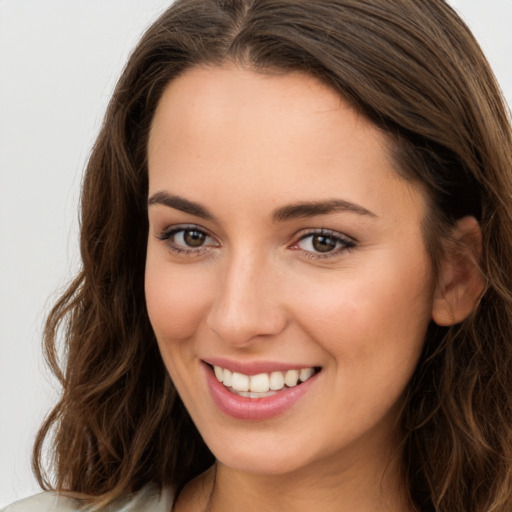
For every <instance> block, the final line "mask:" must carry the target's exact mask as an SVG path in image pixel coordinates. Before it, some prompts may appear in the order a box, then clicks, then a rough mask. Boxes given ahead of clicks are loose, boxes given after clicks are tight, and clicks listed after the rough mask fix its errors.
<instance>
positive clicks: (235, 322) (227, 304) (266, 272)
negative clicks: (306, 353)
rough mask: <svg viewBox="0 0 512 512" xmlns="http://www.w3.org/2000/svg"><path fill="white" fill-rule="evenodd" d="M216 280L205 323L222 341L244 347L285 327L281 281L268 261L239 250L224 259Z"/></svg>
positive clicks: (285, 318) (273, 334)
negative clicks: (234, 255) (226, 260)
mask: <svg viewBox="0 0 512 512" xmlns="http://www.w3.org/2000/svg"><path fill="white" fill-rule="evenodd" d="M217 283H218V284H217V288H216V296H215V298H214V300H213V303H212V306H211V309H210V311H209V314H208V319H207V323H208V325H209V327H210V328H211V329H212V330H213V331H214V332H215V333H216V334H217V336H219V337H220V338H221V339H222V340H223V341H224V342H225V343H228V344H230V345H232V346H234V347H240V348H243V347H246V346H250V345H252V344H253V343H254V342H255V341H256V339H261V337H265V338H266V339H268V338H269V337H270V336H275V335H277V334H279V333H280V332H281V331H283V330H284V328H285V326H286V323H287V315H286V309H285V307H284V304H283V303H282V301H281V294H280V292H279V290H280V288H281V287H282V285H283V283H282V279H280V278H279V273H278V272H277V270H276V269H275V268H274V267H273V265H272V264H271V263H270V262H265V261H264V258H262V257H261V256H258V255H254V254H252V255H251V254H247V253H245V254H244V253H240V254H238V256H236V257H233V258H231V260H230V261H228V262H225V270H224V272H221V273H220V275H219V279H218V281H217Z"/></svg>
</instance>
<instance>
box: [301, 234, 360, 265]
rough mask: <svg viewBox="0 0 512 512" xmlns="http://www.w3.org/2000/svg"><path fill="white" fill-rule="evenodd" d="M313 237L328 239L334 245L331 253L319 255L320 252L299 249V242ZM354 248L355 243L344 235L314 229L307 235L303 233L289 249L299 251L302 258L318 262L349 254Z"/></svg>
mask: <svg viewBox="0 0 512 512" xmlns="http://www.w3.org/2000/svg"><path fill="white" fill-rule="evenodd" d="M315 236H321V237H324V238H327V239H330V240H331V241H332V242H333V243H334V246H335V248H334V249H333V250H332V251H327V252H325V253H321V252H313V251H307V250H305V249H301V248H300V247H298V245H299V243H300V242H302V241H304V240H307V239H308V238H311V239H313V237H315ZM338 245H339V247H336V246H338ZM355 246H356V242H355V241H354V240H353V239H352V238H349V237H347V236H346V235H343V234H341V233H338V232H336V231H331V230H329V229H316V230H312V231H308V232H307V233H304V234H303V235H302V236H301V237H300V238H299V239H298V240H297V242H295V243H294V244H293V245H292V246H291V248H292V249H295V250H299V251H301V252H302V253H303V254H304V256H306V257H307V258H310V259H314V260H320V259H326V258H335V257H337V256H339V255H340V254H341V253H343V252H345V251H347V252H350V251H351V250H352V249H353V248H354V247H355Z"/></svg>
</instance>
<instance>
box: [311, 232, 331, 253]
mask: <svg viewBox="0 0 512 512" xmlns="http://www.w3.org/2000/svg"><path fill="white" fill-rule="evenodd" d="M311 245H312V246H313V249H315V251H317V252H330V251H333V250H334V249H336V240H335V239H333V238H331V237H329V236H325V235H314V236H313V237H312V240H311Z"/></svg>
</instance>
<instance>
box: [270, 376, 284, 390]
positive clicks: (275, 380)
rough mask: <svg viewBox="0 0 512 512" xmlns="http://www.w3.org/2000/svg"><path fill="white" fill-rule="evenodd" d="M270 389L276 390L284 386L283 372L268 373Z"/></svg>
mask: <svg viewBox="0 0 512 512" xmlns="http://www.w3.org/2000/svg"><path fill="white" fill-rule="evenodd" d="M269 384H270V389H272V390H274V391H278V390H280V389H283V388H284V375H283V372H272V373H271V374H270V382H269Z"/></svg>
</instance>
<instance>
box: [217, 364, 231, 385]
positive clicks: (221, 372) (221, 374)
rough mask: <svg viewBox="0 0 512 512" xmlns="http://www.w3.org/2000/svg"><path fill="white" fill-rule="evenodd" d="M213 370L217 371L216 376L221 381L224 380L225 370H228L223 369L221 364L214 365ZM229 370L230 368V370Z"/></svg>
mask: <svg viewBox="0 0 512 512" xmlns="http://www.w3.org/2000/svg"><path fill="white" fill-rule="evenodd" d="M213 371H214V372H215V377H217V380H218V381H219V382H222V381H223V380H224V372H225V371H226V370H223V369H222V368H221V367H220V366H214V367H213ZM228 372H229V370H228Z"/></svg>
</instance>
